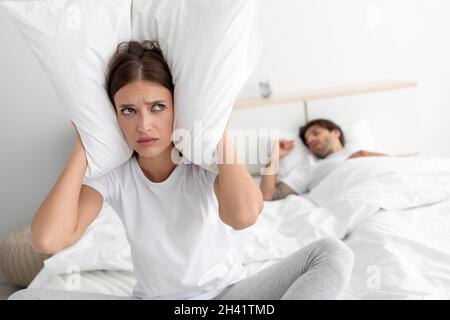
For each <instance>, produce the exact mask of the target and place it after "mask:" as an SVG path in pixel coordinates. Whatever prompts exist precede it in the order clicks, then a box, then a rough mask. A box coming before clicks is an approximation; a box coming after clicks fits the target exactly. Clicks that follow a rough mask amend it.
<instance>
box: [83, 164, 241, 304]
mask: <svg viewBox="0 0 450 320" xmlns="http://www.w3.org/2000/svg"><path fill="white" fill-rule="evenodd" d="M183 162H184V163H183ZM216 176H217V174H216V173H212V172H209V171H206V170H204V169H202V168H201V167H199V166H197V165H194V164H192V163H189V162H188V161H187V160H186V159H185V158H184V161H182V162H181V163H180V164H178V165H177V166H176V167H175V169H174V171H173V172H172V173H171V175H170V176H169V177H168V178H167V179H166V180H165V181H163V182H160V183H155V182H152V181H150V180H149V179H148V178H147V177H146V176H145V174H144V172H143V171H142V169H141V168H140V166H139V164H138V162H137V159H136V158H135V157H131V159H130V160H128V161H127V162H126V163H124V164H123V165H122V166H120V167H118V168H116V169H114V170H113V171H111V172H109V173H108V174H106V175H104V176H102V177H100V178H96V179H88V178H85V179H84V181H83V184H86V185H88V186H91V187H92V188H94V189H96V190H97V191H98V192H100V193H101V194H102V195H103V199H104V200H105V201H108V203H110V204H111V206H112V207H113V208H114V210H115V211H116V212H117V213H118V215H119V217H120V219H121V220H122V222H123V224H124V226H125V230H126V233H127V238H128V241H129V243H130V249H131V258H132V261H133V266H134V273H135V277H136V280H137V283H136V286H135V288H134V290H133V294H134V295H135V296H136V297H139V298H142V299H211V298H213V297H215V296H217V295H218V294H219V293H220V292H221V291H222V290H223V289H224V288H225V287H226V286H228V285H230V284H233V283H235V282H238V281H239V280H242V279H243V278H245V272H244V269H243V266H242V264H241V261H240V260H239V257H238V254H237V251H236V248H235V247H234V243H233V241H232V238H231V233H230V229H231V227H229V226H228V225H226V224H225V223H224V222H223V221H222V220H221V219H220V217H219V214H218V202H217V198H216V195H215V193H214V180H215V178H216Z"/></svg>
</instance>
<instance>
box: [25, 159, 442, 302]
mask: <svg viewBox="0 0 450 320" xmlns="http://www.w3.org/2000/svg"><path fill="white" fill-rule="evenodd" d="M311 199H314V201H312V200H311ZM325 236H328V237H336V238H339V239H343V240H344V242H346V243H347V245H348V246H349V247H350V248H351V249H352V250H353V252H354V253H355V265H354V269H353V274H352V279H351V282H350V285H349V286H348V288H347V289H346V290H345V292H343V294H342V295H341V296H340V297H339V298H340V299H450V295H449V289H448V288H450V160H449V159H442V160H439V159H419V158H417V159H394V158H392V159H375V158H372V159H361V161H356V160H352V162H348V163H346V164H345V165H344V166H342V168H341V167H340V168H339V169H337V170H335V172H333V173H332V174H330V175H329V176H327V177H326V178H325V179H324V181H323V182H322V183H321V184H320V185H319V186H318V187H317V188H316V189H314V190H313V192H311V193H310V194H309V195H307V196H294V195H291V196H289V197H287V198H286V199H284V200H279V201H273V202H265V207H264V210H263V212H262V213H261V216H260V218H259V219H258V221H257V223H256V224H255V225H253V226H252V227H250V228H247V229H244V230H239V231H233V239H234V241H235V242H236V245H237V248H238V252H239V255H240V257H241V260H242V262H243V263H244V266H245V267H246V270H247V274H248V275H252V274H254V273H256V272H258V271H260V270H262V269H264V268H265V267H268V266H270V265H271V264H273V263H275V262H277V261H279V260H280V259H282V258H284V257H286V256H287V255H289V254H291V253H293V252H295V251H296V250H298V249H299V248H301V247H303V246H304V245H306V244H308V243H310V242H312V241H314V240H317V239H320V238H322V237H325ZM134 283H135V280H134V277H133V272H132V264H131V259H130V255H129V247H128V244H127V241H126V236H125V232H124V230H123V226H122V225H121V223H120V221H119V219H118V217H117V215H116V214H115V212H114V211H113V210H112V208H111V207H110V206H108V205H107V204H105V206H104V208H103V209H102V213H101V214H100V216H99V217H98V218H97V219H96V221H94V223H93V224H92V225H91V226H90V227H89V229H88V231H87V232H86V234H85V235H84V236H83V238H82V239H81V240H80V241H79V242H78V243H76V244H75V245H73V246H72V247H70V248H67V249H65V250H63V251H62V252H60V253H58V254H56V255H55V256H53V257H52V258H50V259H48V260H47V261H46V262H45V267H44V269H43V270H42V271H41V272H40V273H39V274H38V275H37V277H36V278H35V279H34V280H33V282H32V283H31V285H30V287H43V288H48V289H60V290H78V291H86V292H99V293H106V294H114V295H124V296H126V295H131V292H132V288H133V285H134Z"/></svg>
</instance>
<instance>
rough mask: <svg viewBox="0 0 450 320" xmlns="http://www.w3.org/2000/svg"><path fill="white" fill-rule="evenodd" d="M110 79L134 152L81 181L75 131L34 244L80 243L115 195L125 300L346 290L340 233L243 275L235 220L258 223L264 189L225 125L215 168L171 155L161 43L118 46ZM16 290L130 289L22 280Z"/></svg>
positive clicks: (31, 293)
mask: <svg viewBox="0 0 450 320" xmlns="http://www.w3.org/2000/svg"><path fill="white" fill-rule="evenodd" d="M106 84H107V91H108V95H109V97H110V99H111V101H112V102H113V105H114V108H115V112H116V115H117V119H118V123H119V126H120V128H121V130H122V132H123V135H124V137H125V138H126V141H127V143H128V145H129V146H130V148H132V149H134V150H135V153H134V154H133V157H131V159H130V160H129V161H127V162H126V163H124V164H123V165H122V166H120V167H118V168H116V169H114V170H112V171H111V172H109V173H108V174H106V175H104V176H102V177H100V178H97V179H84V180H83V177H84V175H85V172H86V168H87V160H86V153H85V151H84V148H83V145H82V143H81V140H80V137H79V135H78V132H77V140H76V143H75V146H74V149H73V153H72V156H71V158H70V160H69V162H68V164H67V165H66V167H65V168H64V171H63V172H62V174H61V176H60V177H59V179H58V181H57V182H56V184H55V186H54V187H53V189H52V190H51V192H50V193H49V195H48V196H47V198H46V199H45V200H44V202H43V203H42V205H41V206H40V207H39V209H38V211H37V213H36V215H35V217H34V218H33V223H32V228H31V230H32V242H33V246H34V247H35V249H36V250H37V251H40V252H45V253H55V252H58V251H60V250H62V249H64V248H66V247H68V246H70V245H72V244H74V243H75V242H77V241H78V240H79V239H80V237H81V236H82V235H83V233H84V232H85V230H86V228H87V227H88V226H89V224H90V223H91V222H92V221H93V220H94V219H95V218H96V217H97V215H98V213H99V212H100V209H101V207H102V204H103V201H108V202H109V203H110V204H111V205H112V207H113V208H114V209H115V210H116V211H117V213H118V215H119V217H120V218H121V220H122V222H123V224H124V226H125V230H126V232H127V238H128V241H129V243H130V248H131V254H132V261H133V266H134V273H135V276H136V280H137V283H136V286H135V288H134V291H133V296H132V297H128V299H333V298H335V297H336V296H337V295H338V294H339V292H340V291H341V290H342V289H343V288H344V287H345V285H346V284H347V282H348V281H349V277H350V273H351V268H352V264H353V255H352V252H351V251H350V250H349V249H348V248H347V247H346V246H345V245H344V244H343V243H341V242H340V241H338V240H332V239H323V240H319V241H317V242H315V243H312V244H310V245H309V246H306V247H305V248H303V249H301V250H299V251H298V252H296V253H295V254H293V255H292V256H290V257H288V258H286V259H285V260H283V261H281V262H279V263H277V264H274V265H272V266H270V267H269V268H267V269H265V270H263V271H261V272H260V273H258V274H256V275H254V276H252V277H249V278H245V274H244V272H243V268H242V265H241V263H240V261H239V258H238V256H237V253H236V250H235V248H234V246H233V242H232V239H231V235H230V233H229V231H230V230H229V227H231V228H233V229H243V228H246V227H248V226H250V225H252V224H253V223H255V221H256V220H257V217H258V215H259V213H260V212H261V210H262V207H263V199H262V195H261V192H260V190H259V187H258V186H257V184H256V183H255V182H254V180H253V179H252V177H251V176H250V174H249V173H248V171H247V170H246V168H245V166H244V165H243V164H242V163H240V161H239V158H238V155H237V153H236V150H235V148H234V146H233V145H232V144H231V143H230V141H229V139H228V135H227V131H226V130H225V132H224V134H223V136H222V140H221V143H220V145H219V146H218V150H217V151H218V153H219V154H220V155H222V156H223V159H227V160H229V159H232V163H231V164H229V163H228V162H227V163H226V164H219V165H218V168H219V172H218V174H215V173H212V172H209V171H206V170H204V169H202V168H201V167H199V166H197V165H194V164H192V163H190V162H189V161H186V159H184V158H182V160H183V161H181V162H180V163H174V161H173V158H174V157H173V154H174V151H175V150H174V145H173V143H172V141H171V136H172V131H173V116H174V113H173V111H174V110H173V91H174V86H173V83H172V76H171V73H170V70H169V67H168V65H167V63H166V61H165V60H164V57H163V54H162V51H161V50H160V48H159V46H158V44H157V43H156V42H151V41H145V42H143V43H139V42H135V41H131V42H128V43H123V44H121V45H119V47H118V49H117V52H116V53H115V55H114V56H113V58H112V61H111V63H110V64H109V68H108V75H107V82H106ZM175 154H176V153H175ZM175 158H176V157H175ZM10 299H127V297H115V296H110V295H101V294H93V293H83V292H70V291H55V290H44V289H25V290H22V291H19V292H17V293H15V294H14V295H13V296H11V297H10Z"/></svg>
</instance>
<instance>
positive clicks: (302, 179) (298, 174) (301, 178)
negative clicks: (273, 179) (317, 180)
mask: <svg viewBox="0 0 450 320" xmlns="http://www.w3.org/2000/svg"><path fill="white" fill-rule="evenodd" d="M280 181H281V182H283V183H285V184H287V185H288V186H289V187H290V188H291V189H292V190H294V191H295V192H296V193H297V194H302V193H305V192H307V191H308V187H309V184H310V183H311V170H310V168H309V166H298V167H297V168H295V169H294V170H292V171H291V172H290V173H289V174H288V175H287V176H286V177H285V178H283V179H281V180H280Z"/></svg>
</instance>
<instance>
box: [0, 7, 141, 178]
mask: <svg viewBox="0 0 450 320" xmlns="http://www.w3.org/2000/svg"><path fill="white" fill-rule="evenodd" d="M1 4H2V6H3V7H4V8H5V9H6V10H7V11H8V12H9V13H10V14H11V16H12V17H13V18H14V21H15V24H16V26H17V28H18V29H19V31H20V32H21V34H22V36H23V38H24V39H25V41H26V43H27V44H28V45H29V47H30V48H31V49H32V51H33V52H34V54H35V56H36V57H37V59H38V60H39V62H40V63H41V65H42V67H43V69H44V71H45V73H46V74H47V76H48V77H49V78H50V80H51V82H52V84H53V86H54V88H55V89H56V92H57V94H58V96H59V98H60V99H61V102H62V104H63V106H64V108H65V110H66V111H67V113H68V116H69V118H70V119H71V120H72V121H73V122H74V123H75V125H76V127H77V129H78V131H79V133H80V136H81V139H82V141H83V145H84V147H85V149H86V155H87V159H88V168H87V170H86V176H87V177H89V178H95V177H97V176H100V175H103V174H105V173H106V172H108V171H110V170H112V169H114V168H115V167H117V166H119V165H121V164H122V163H124V162H125V161H127V160H128V159H129V158H130V156H131V154H132V150H131V149H130V148H129V147H128V145H127V143H126V141H125V139H124V137H123V135H122V132H121V130H120V128H119V125H118V123H117V118H116V115H115V112H114V108H113V106H112V104H111V103H110V101H109V98H108V95H107V93H106V90H105V88H104V82H105V72H106V68H107V64H108V62H109V60H110V58H111V56H112V55H113V53H114V51H115V49H116V47H117V45H118V44H119V43H120V42H121V41H126V40H129V38H130V37H131V17H130V10H131V0H95V1H93V0H39V1H26V2H24V1H5V2H1Z"/></svg>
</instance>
